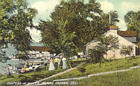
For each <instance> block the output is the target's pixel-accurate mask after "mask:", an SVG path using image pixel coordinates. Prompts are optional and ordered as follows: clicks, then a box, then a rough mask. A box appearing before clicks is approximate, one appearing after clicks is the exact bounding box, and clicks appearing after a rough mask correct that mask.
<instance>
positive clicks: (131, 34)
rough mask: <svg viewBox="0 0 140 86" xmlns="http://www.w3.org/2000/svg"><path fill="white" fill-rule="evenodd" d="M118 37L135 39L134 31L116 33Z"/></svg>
mask: <svg viewBox="0 0 140 86" xmlns="http://www.w3.org/2000/svg"><path fill="white" fill-rule="evenodd" d="M117 33H118V35H120V36H124V37H137V32H136V31H117Z"/></svg>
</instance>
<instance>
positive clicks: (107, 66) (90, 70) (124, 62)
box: [46, 56, 140, 81]
mask: <svg viewBox="0 0 140 86" xmlns="http://www.w3.org/2000/svg"><path fill="white" fill-rule="evenodd" d="M137 65H140V56H137V57H136V59H132V58H131V57H130V58H125V59H119V60H113V61H106V62H104V63H102V66H101V67H99V63H97V64H91V63H86V64H84V65H83V66H81V67H79V68H77V69H75V70H72V71H71V72H69V73H65V74H63V75H60V76H57V77H54V78H52V79H49V80H46V81H52V80H55V79H63V78H73V77H80V76H86V75H89V74H94V73H99V72H106V71H114V70H121V69H127V68H129V67H132V66H137ZM81 69H85V71H81Z"/></svg>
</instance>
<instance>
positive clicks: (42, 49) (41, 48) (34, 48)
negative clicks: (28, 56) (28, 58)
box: [31, 46, 49, 51]
mask: <svg viewBox="0 0 140 86" xmlns="http://www.w3.org/2000/svg"><path fill="white" fill-rule="evenodd" d="M31 49H32V50H34V51H49V49H48V48H47V47H44V46H31Z"/></svg>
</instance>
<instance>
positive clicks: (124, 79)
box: [77, 69, 140, 86]
mask: <svg viewBox="0 0 140 86" xmlns="http://www.w3.org/2000/svg"><path fill="white" fill-rule="evenodd" d="M77 82H78V83H79V86H140V69H134V70H131V71H127V72H122V73H114V74H107V75H101V76H96V77H91V78H89V79H83V80H79V81H77Z"/></svg>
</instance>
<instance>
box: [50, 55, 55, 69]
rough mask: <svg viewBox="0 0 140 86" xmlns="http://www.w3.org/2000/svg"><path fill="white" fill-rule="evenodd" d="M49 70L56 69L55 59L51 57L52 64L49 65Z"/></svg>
mask: <svg viewBox="0 0 140 86" xmlns="http://www.w3.org/2000/svg"><path fill="white" fill-rule="evenodd" d="M49 70H50V71H51V70H55V67H54V64H53V59H52V58H50V65H49Z"/></svg>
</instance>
